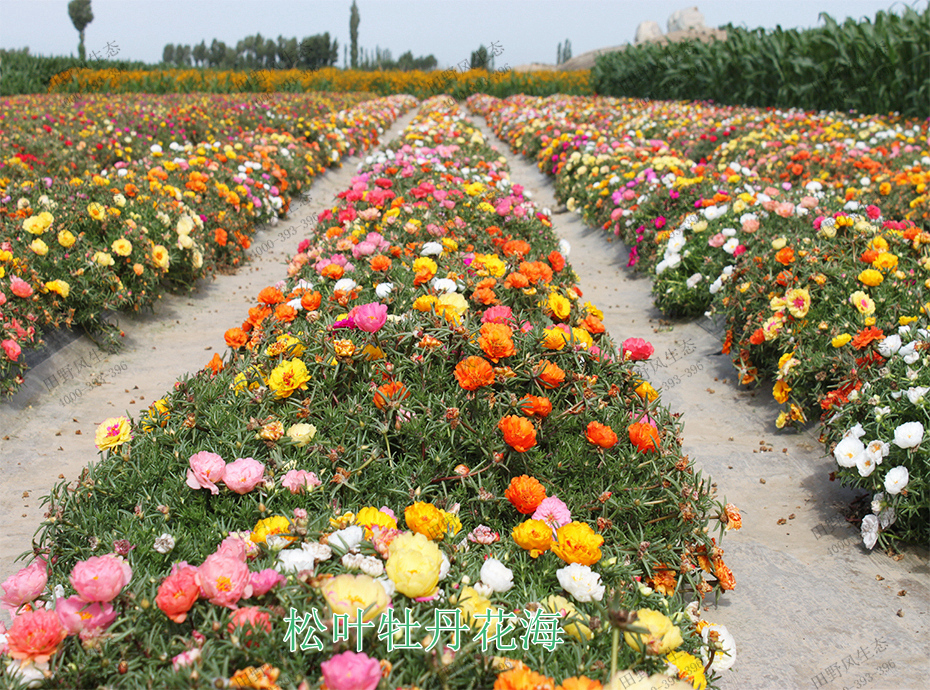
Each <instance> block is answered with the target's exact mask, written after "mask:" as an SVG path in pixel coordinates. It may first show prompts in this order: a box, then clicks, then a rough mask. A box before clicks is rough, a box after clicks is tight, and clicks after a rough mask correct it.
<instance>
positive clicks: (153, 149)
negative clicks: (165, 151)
mask: <svg viewBox="0 0 930 690" xmlns="http://www.w3.org/2000/svg"><path fill="white" fill-rule="evenodd" d="M149 151H151V152H152V153H161V146H160V145H159V144H152V145H151V146H150V147H149Z"/></svg>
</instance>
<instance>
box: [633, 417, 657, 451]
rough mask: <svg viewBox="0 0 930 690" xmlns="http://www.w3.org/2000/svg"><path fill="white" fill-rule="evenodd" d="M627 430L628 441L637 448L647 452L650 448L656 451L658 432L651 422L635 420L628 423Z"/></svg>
mask: <svg viewBox="0 0 930 690" xmlns="http://www.w3.org/2000/svg"><path fill="white" fill-rule="evenodd" d="M628 431H629V434H630V443H632V444H633V445H634V446H636V448H637V449H638V450H641V451H643V452H644V453H646V452H649V451H650V450H654V451H656V452H658V450H659V432H658V431H656V429H655V427H654V426H652V424H647V423H646V422H636V423H634V424H630V428H629V429H628Z"/></svg>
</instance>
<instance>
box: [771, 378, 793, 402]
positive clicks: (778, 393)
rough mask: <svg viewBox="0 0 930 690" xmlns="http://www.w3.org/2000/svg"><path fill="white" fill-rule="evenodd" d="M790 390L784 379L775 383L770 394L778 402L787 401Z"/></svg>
mask: <svg viewBox="0 0 930 690" xmlns="http://www.w3.org/2000/svg"><path fill="white" fill-rule="evenodd" d="M790 392H791V386H789V385H788V384H787V383H785V382H784V381H779V382H777V383H776V384H775V388H774V390H772V396H773V397H774V398H775V399H776V400H777V401H778V402H780V403H785V402H788V394H789V393H790Z"/></svg>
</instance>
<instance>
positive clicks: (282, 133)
mask: <svg viewBox="0 0 930 690" xmlns="http://www.w3.org/2000/svg"><path fill="white" fill-rule="evenodd" d="M294 100H296V97H295V98H294ZM303 100H304V101H305V102H306V107H307V112H308V113H311V114H314V113H319V114H316V115H315V116H314V117H306V118H304V117H300V118H297V117H296V115H295V112H296V111H297V109H298V107H299V104H298V103H296V102H294V103H290V104H285V105H287V107H285V106H284V105H282V104H275V105H274V107H265V108H259V107H256V106H255V104H253V103H250V102H243V99H242V98H240V99H238V101H237V100H236V99H234V98H231V97H218V96H213V97H210V98H206V97H204V96H190V95H189V96H185V97H184V98H183V99H182V98H181V97H174V98H171V99H165V102H159V100H158V99H157V98H153V97H145V98H140V97H136V96H130V97H125V96H123V97H120V96H114V97H113V98H112V99H110V98H102V97H101V98H97V99H91V100H90V101H89V102H87V103H83V104H82V105H83V109H82V110H81V111H80V113H81V117H75V115H74V113H73V109H70V110H69V108H68V107H67V106H65V104H64V102H63V101H62V99H60V98H54V99H52V98H49V97H42V98H38V97H17V98H13V99H9V102H8V103H7V105H9V106H10V108H11V110H10V113H11V114H9V115H7V116H6V117H5V118H4V127H5V129H4V131H3V134H2V136H3V138H4V139H6V140H7V141H8V142H9V143H10V151H11V153H10V155H9V156H7V157H5V158H4V160H3V161H2V162H0V176H2V177H0V221H2V224H3V233H2V244H0V328H2V330H3V333H2V335H3V338H2V340H3V347H4V353H3V356H2V357H0V390H2V391H3V392H4V393H7V394H9V393H12V392H13V391H15V390H16V388H17V387H18V386H19V385H20V384H21V383H22V381H23V371H24V369H25V364H24V362H23V358H22V357H21V356H20V354H21V351H22V349H23V348H28V347H34V346H35V345H37V344H38V342H39V337H38V336H39V334H40V333H41V331H42V330H43V329H48V328H50V327H53V326H71V325H80V326H82V327H84V328H86V329H88V330H90V331H91V332H95V333H99V335H100V336H102V344H105V345H107V346H110V347H113V346H115V344H116V342H117V340H116V338H117V336H118V332H119V331H118V329H117V328H116V327H115V326H111V325H108V323H107V322H106V321H105V320H102V319H101V313H102V312H104V311H110V312H115V311H120V310H125V311H139V310H142V309H147V308H151V306H152V305H153V303H154V302H155V301H156V300H157V299H158V298H159V297H160V296H161V294H162V293H163V292H164V291H165V290H166V289H173V290H179V289H181V290H183V289H192V288H193V287H194V284H195V282H196V281H197V279H198V278H200V277H202V276H203V275H204V274H205V273H206V272H207V271H210V270H217V269H220V270H222V269H225V268H227V267H235V266H237V265H239V264H240V263H241V262H242V261H243V259H244V257H245V250H246V249H247V248H248V247H249V246H250V242H251V236H252V234H253V232H254V228H255V227H256V226H257V225H258V224H261V223H264V222H271V223H275V222H277V219H278V217H279V216H283V215H284V214H286V213H287V211H288V209H289V207H290V204H291V200H292V199H293V198H294V197H295V196H296V195H298V194H299V193H300V191H301V189H303V188H304V187H305V186H306V185H308V184H309V183H310V182H311V181H312V178H313V177H315V176H316V175H318V174H320V173H321V172H323V171H324V170H325V169H326V167H327V166H332V165H338V164H339V161H340V160H342V158H343V157H344V156H345V155H351V154H352V153H355V152H356V151H361V150H365V149H367V148H369V147H370V146H371V145H372V144H373V143H375V142H376V141H377V137H378V134H379V132H381V131H383V128H384V127H385V126H387V125H388V124H390V122H392V121H393V120H394V118H396V117H397V115H398V114H399V113H400V112H402V111H403V110H404V109H406V108H409V107H410V105H411V100H410V99H408V98H404V97H392V98H390V99H385V100H374V101H367V102H363V103H361V104H360V105H355V107H353V108H351V109H349V110H340V111H338V112H332V113H327V112H326V111H327V109H328V108H330V107H337V106H339V105H342V104H343V101H345V104H347V105H348V104H354V103H355V102H356V101H357V100H358V99H357V98H351V97H347V98H346V99H343V100H341V101H336V102H330V101H325V100H323V99H316V98H315V97H313V96H310V97H305V98H304V99H303ZM113 101H116V102H115V103H114V102H113ZM113 110H116V111H118V112H119V115H113V114H112V112H113ZM13 112H15V113H16V115H13V114H12V113H13ZM298 119H299V120H300V122H295V121H296V120H298ZM278 120H281V121H282V122H284V121H286V122H288V123H289V124H288V125H287V126H286V127H284V126H281V125H280V124H278ZM38 123H42V125H41V127H39V126H38ZM137 128H138V129H137ZM233 136H234V137H235V139H234V140H233V139H232V138H231V137H233Z"/></svg>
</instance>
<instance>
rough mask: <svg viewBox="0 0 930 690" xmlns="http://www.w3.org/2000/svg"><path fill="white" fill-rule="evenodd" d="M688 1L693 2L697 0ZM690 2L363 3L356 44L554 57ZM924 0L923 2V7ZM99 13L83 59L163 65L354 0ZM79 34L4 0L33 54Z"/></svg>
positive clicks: (747, 11)
mask: <svg viewBox="0 0 930 690" xmlns="http://www.w3.org/2000/svg"><path fill="white" fill-rule="evenodd" d="M691 2H693V0H691ZM691 2H689V0H646V1H644V0H636V1H635V2H631V1H629V0H562V1H557V0H357V3H358V7H359V14H360V17H361V22H360V24H359V45H360V46H363V47H365V48H366V49H374V47H375V46H380V47H381V48H389V49H390V50H391V52H392V54H393V56H394V58H397V57H398V56H399V55H400V54H401V53H403V52H404V51H406V50H412V51H413V54H414V55H417V56H419V55H428V54H433V55H435V56H436V59H437V60H438V61H439V65H440V67H449V66H455V65H456V64H457V63H459V62H461V61H462V60H467V59H468V58H469V57H470V55H471V51H473V50H475V49H476V48H477V47H478V46H479V45H480V44H482V43H483V44H484V45H486V46H489V45H490V44H491V43H492V42H494V43H496V44H497V45H498V46H499V47H500V48H502V49H503V52H502V53H500V54H499V55H498V57H497V58H496V64H497V67H498V68H500V67H503V66H504V65H505V64H506V65H509V66H516V65H520V64H525V63H528V62H547V63H554V62H555V58H556V47H557V45H558V44H559V42H560V41H563V40H565V39H569V40H571V44H572V53H573V54H574V55H576V56H577V55H580V54H581V53H583V52H585V51H588V50H593V49H595V48H604V47H608V46H615V45H620V44H623V43H627V42H631V41H632V40H633V36H634V33H635V31H636V27H637V25H638V24H639V23H640V22H642V21H646V20H652V21H655V22H658V23H659V25H660V26H661V27H662V30H663V31H666V30H667V29H666V22H667V20H668V17H669V15H670V14H671V13H672V12H674V11H675V10H679V9H683V8H686V7H691V6H692V4H691ZM926 5H927V0H917V7H918V8H924V7H926ZM91 6H92V9H93V13H94V21H93V22H92V23H91V24H90V25H88V27H87V29H86V31H85V34H86V36H85V46H86V48H87V53H88V56H90V54H91V52H93V51H96V52H97V53H98V54H99V55H100V56H101V57H104V56H105V54H106V46H107V44H110V45H111V49H110V52H111V53H113V51H114V48H112V46H114V45H115V46H117V47H118V53H117V54H116V57H117V58H118V59H127V60H142V61H144V62H157V61H159V60H160V59H161V55H162V49H163V48H164V46H165V44H167V43H175V44H177V43H181V44H190V45H195V44H197V43H199V42H200V41H201V40H205V41H206V42H207V45H209V44H210V42H211V41H212V40H213V39H214V38H217V39H219V40H222V41H225V42H226V43H227V44H232V45H235V44H236V42H237V41H238V40H240V39H242V38H244V37H245V36H247V35H252V34H255V33H256V32H259V33H261V34H262V36H263V37H266V38H268V37H271V38H277V36H278V35H283V36H285V37H287V38H290V37H296V38H298V40H299V39H301V38H304V37H306V36H311V35H313V34H317V33H323V32H324V31H328V32H329V33H330V36H334V37H335V38H337V39H338V41H339V63H338V64H339V66H342V55H343V51H342V47H343V46H344V45H346V44H347V43H348V40H349V8H350V6H351V0H224V1H222V2H220V1H217V0H92V5H91ZM697 6H698V9H699V10H700V11H701V12H702V13H703V15H704V20H705V23H706V24H707V25H708V26H721V25H723V24H727V23H728V22H732V23H733V24H735V25H737V26H739V25H745V26H747V27H749V28H756V27H759V26H762V27H766V28H774V27H775V25H776V24H781V26H782V27H783V28H795V27H813V26H817V25H818V14H819V13H820V12H827V13H828V14H830V15H831V16H833V17H834V18H836V19H842V18H845V17H847V16H852V17H855V18H860V17H863V16H867V17H869V18H874V16H875V13H876V12H877V11H878V10H888V9H892V8H893V7H895V6H896V7H897V8H898V9H897V11H900V8H901V7H903V5H902V3H901V2H898V3H893V2H892V0H738V1H737V0H715V1H714V2H701V3H699V4H698V5H697ZM77 43H78V36H77V31H76V30H75V29H74V27H73V26H72V24H71V20H70V19H69V17H68V0H0V47H2V48H23V47H26V46H28V47H29V50H30V52H31V53H34V54H38V55H77Z"/></svg>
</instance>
